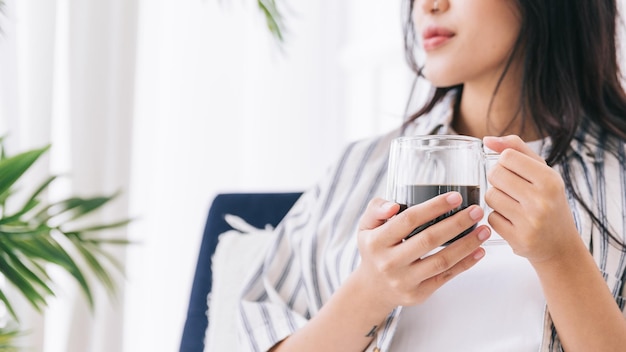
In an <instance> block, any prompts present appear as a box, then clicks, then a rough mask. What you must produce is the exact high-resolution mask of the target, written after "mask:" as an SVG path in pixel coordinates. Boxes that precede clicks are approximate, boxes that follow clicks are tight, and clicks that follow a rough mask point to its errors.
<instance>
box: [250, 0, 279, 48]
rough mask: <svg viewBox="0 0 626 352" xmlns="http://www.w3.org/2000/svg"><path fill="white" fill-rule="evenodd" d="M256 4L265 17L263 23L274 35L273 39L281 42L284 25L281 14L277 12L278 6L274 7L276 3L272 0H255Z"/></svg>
mask: <svg viewBox="0 0 626 352" xmlns="http://www.w3.org/2000/svg"><path fill="white" fill-rule="evenodd" d="M257 4H258V6H259V8H260V9H261V12H263V14H264V15H265V22H266V24H267V28H268V29H269V30H270V32H271V33H272V34H273V35H274V37H275V38H276V39H277V40H278V42H283V40H284V37H283V32H284V30H285V25H284V22H283V17H282V15H281V13H280V12H279V11H278V6H277V5H276V1H274V0H257Z"/></svg>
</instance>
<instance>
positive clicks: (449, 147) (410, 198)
mask: <svg viewBox="0 0 626 352" xmlns="http://www.w3.org/2000/svg"><path fill="white" fill-rule="evenodd" d="M498 156H499V155H498V154H495V153H486V152H485V150H484V148H483V143H482V141H481V140H480V139H478V138H474V137H468V136H458V135H428V136H405V137H398V138H396V139H394V140H393V141H392V143H391V150H390V154H389V165H388V174H387V177H388V179H387V199H388V200H391V201H394V202H396V203H398V204H400V211H403V210H405V209H406V208H408V207H410V206H413V205H416V204H419V203H422V202H425V201H427V200H429V199H431V198H433V197H436V196H438V195H440V194H443V193H447V192H451V191H456V192H459V193H460V194H461V196H462V197H463V202H462V204H461V205H460V206H459V207H457V208H456V209H454V210H452V211H450V212H448V213H446V214H443V215H441V216H439V217H437V218H436V219H433V220H432V221H429V222H427V223H425V224H423V225H421V226H419V227H417V228H416V229H414V230H413V231H412V232H411V233H410V234H409V235H408V236H407V237H406V238H407V239H408V238H410V237H411V236H414V235H416V234H418V233H420V232H421V231H423V230H424V229H426V228H428V227H429V226H431V225H433V224H435V223H437V222H439V221H441V220H443V219H445V218H447V217H449V216H452V215H454V214H455V213H456V212H458V211H460V210H462V209H464V208H467V207H468V206H470V205H472V204H477V205H479V206H481V207H482V208H483V210H485V213H487V212H488V207H487V205H486V204H485V201H484V198H485V197H484V194H485V191H486V189H487V186H488V183H487V176H486V174H487V169H488V168H489V166H490V165H491V164H492V162H494V161H496V160H497V158H498ZM474 228H475V226H472V227H471V228H469V229H467V230H465V231H463V232H462V233H460V234H458V235H457V236H455V237H454V238H453V239H452V240H450V241H448V242H446V243H445V244H444V246H445V245H448V244H450V243H452V242H453V241H455V240H457V239H459V238H461V237H463V236H465V235H467V234H469V233H470V232H471V231H472V230H473V229H474ZM492 237H495V238H494V239H490V240H488V241H487V242H488V243H486V244H498V243H504V240H502V239H501V238H500V237H499V236H492Z"/></svg>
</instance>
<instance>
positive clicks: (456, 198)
mask: <svg viewBox="0 0 626 352" xmlns="http://www.w3.org/2000/svg"><path fill="white" fill-rule="evenodd" d="M446 201H447V202H448V203H449V204H450V205H454V204H458V203H459V202H461V195H460V194H458V193H457V192H452V193H450V194H449V195H448V196H447V197H446Z"/></svg>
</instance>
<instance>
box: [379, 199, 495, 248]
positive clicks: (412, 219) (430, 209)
mask: <svg viewBox="0 0 626 352" xmlns="http://www.w3.org/2000/svg"><path fill="white" fill-rule="evenodd" d="M461 202H462V198H461V195H460V194H459V193H458V192H449V193H445V194H442V195H439V196H437V197H434V198H432V199H430V200H428V201H426V202H423V203H421V204H417V205H414V206H412V207H409V208H408V209H406V210H405V211H403V212H402V213H400V214H398V215H396V216H395V217H394V218H393V219H391V221H388V222H387V223H385V225H384V232H385V233H386V235H385V236H384V238H381V241H383V245H386V246H391V245H394V244H397V243H400V242H402V241H403V240H404V239H405V238H406V237H407V236H408V235H409V234H410V233H411V232H412V231H413V230H414V229H416V228H418V227H419V226H422V225H424V224H426V223H428V222H431V221H432V220H433V219H436V218H437V217H439V216H441V215H443V214H446V213H449V212H450V211H452V210H454V209H457V208H458V207H459V206H460V205H461ZM470 208H471V209H469V208H468V209H465V210H464V211H462V213H464V214H465V215H464V216H463V217H461V216H459V217H456V216H452V217H450V219H451V220H450V221H442V222H441V224H444V223H445V224H444V225H440V223H438V224H436V225H439V226H435V225H433V226H431V227H428V228H427V229H426V230H424V231H422V232H420V236H419V237H420V238H421V237H424V236H425V237H426V238H425V239H421V240H420V241H422V242H423V245H424V248H426V247H430V248H428V250H430V249H432V248H435V247H437V246H440V245H441V244H443V243H445V242H446V241H448V240H450V239H451V238H453V237H454V236H455V235H456V234H459V233H461V232H463V231H464V230H465V229H467V228H469V227H471V226H472V225H473V224H474V223H476V222H477V221H478V220H480V219H482V216H483V213H482V209H480V207H470ZM470 212H471V213H472V214H471V216H470V215H469V213H470ZM459 213H461V212H459ZM455 215H456V214H455ZM472 216H473V217H475V218H477V219H478V220H476V221H474V220H473V219H472ZM452 218H454V219H452ZM446 220H447V219H446ZM437 229H438V230H437ZM414 237H418V236H414Z"/></svg>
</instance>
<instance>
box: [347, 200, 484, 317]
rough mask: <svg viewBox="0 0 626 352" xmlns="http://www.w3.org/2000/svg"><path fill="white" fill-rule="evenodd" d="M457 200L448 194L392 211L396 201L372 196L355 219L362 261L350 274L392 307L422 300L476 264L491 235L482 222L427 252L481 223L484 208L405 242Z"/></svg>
mask: <svg viewBox="0 0 626 352" xmlns="http://www.w3.org/2000/svg"><path fill="white" fill-rule="evenodd" d="M460 204H461V195H460V194H459V193H457V192H450V193H446V194H442V195H440V196H437V197H435V198H433V199H430V200H428V201H426V202H424V203H421V204H418V205H415V206H412V207H410V208H408V209H406V210H405V211H403V212H401V213H399V214H397V213H398V211H399V208H400V206H399V205H398V204H396V203H393V202H388V201H385V200H384V199H381V198H375V199H373V200H372V201H371V202H370V203H369V205H368V207H367V209H366V210H365V213H364V214H363V215H362V217H361V219H360V221H359V230H358V247H359V252H360V255H361V263H360V264H359V267H358V268H357V269H356V271H355V272H354V273H353V274H354V276H355V279H357V280H358V281H361V285H360V286H361V287H362V288H363V287H367V288H371V290H369V291H370V292H369V294H373V295H376V296H378V297H377V301H378V302H380V303H381V304H385V305H386V308H387V309H388V310H391V309H393V308H395V307H397V306H411V305H416V304H420V303H422V302H424V301H425V300H426V299H427V298H428V297H429V296H430V295H431V294H432V293H433V292H435V290H437V289H438V288H439V287H441V286H442V285H443V284H445V283H446V282H448V281H449V280H450V279H452V278H453V277H455V276H456V275H458V274H460V273H462V272H463V271H465V270H467V269H469V268H471V267H472V266H473V265H474V264H476V263H477V262H478V261H479V260H480V259H481V258H482V257H483V256H484V254H485V251H484V249H483V248H481V247H480V245H481V244H482V243H483V242H484V241H485V240H487V239H488V238H489V236H490V234H491V232H490V229H489V227H487V226H484V225H483V226H479V227H477V228H476V229H475V230H473V231H472V232H471V233H469V234H468V235H467V236H464V237H463V238H461V239H459V240H456V241H454V242H453V243H451V244H450V245H448V246H446V247H444V248H443V249H441V250H440V251H438V252H436V253H434V254H431V255H428V256H427V254H429V253H430V252H432V251H433V250H434V249H436V248H437V247H440V246H441V245H442V244H444V243H446V242H447V241H449V240H451V239H452V238H454V237H455V236H456V235H458V234H459V233H462V232H463V231H465V230H466V229H468V228H470V227H471V226H473V225H475V224H476V223H477V222H478V221H480V219H482V217H483V210H482V209H481V208H480V207H479V206H477V205H472V206H470V207H468V208H466V209H464V210H462V211H459V212H458V213H456V214H454V215H453V216H451V217H449V218H447V219H445V220H443V221H440V222H438V223H437V224H434V225H432V226H429V227H428V228H427V229H425V230H423V231H422V232H420V233H419V234H417V235H416V236H412V237H411V238H409V239H408V240H404V239H405V237H406V236H407V235H408V234H409V233H410V232H411V231H412V230H413V229H415V228H417V227H418V226H420V225H422V224H424V223H427V222H429V221H431V220H432V219H434V218H436V217H438V216H440V215H442V214H445V213H447V212H449V211H451V210H453V209H455V208H456V207H458V206H459V205H460Z"/></svg>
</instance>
